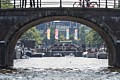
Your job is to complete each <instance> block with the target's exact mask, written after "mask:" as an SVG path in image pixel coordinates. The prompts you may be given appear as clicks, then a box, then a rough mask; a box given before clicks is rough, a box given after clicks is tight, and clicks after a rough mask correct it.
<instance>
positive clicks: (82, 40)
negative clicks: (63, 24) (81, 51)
mask: <svg viewBox="0 0 120 80" xmlns="http://www.w3.org/2000/svg"><path fill="white" fill-rule="evenodd" d="M79 36H80V38H79V40H80V43H81V44H85V36H86V32H85V26H81V27H80V31H79Z"/></svg>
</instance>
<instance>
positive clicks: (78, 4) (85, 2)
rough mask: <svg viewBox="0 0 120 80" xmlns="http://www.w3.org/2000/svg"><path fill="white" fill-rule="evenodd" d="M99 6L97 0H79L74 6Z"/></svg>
mask: <svg viewBox="0 0 120 80" xmlns="http://www.w3.org/2000/svg"><path fill="white" fill-rule="evenodd" d="M75 5H76V6H77V7H98V4H97V2H93V1H92V2H90V0H84V1H82V0H79V1H78V2H74V4H73V7H75Z"/></svg>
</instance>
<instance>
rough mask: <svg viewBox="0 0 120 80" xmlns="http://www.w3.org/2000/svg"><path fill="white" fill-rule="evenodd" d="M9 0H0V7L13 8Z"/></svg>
mask: <svg viewBox="0 0 120 80" xmlns="http://www.w3.org/2000/svg"><path fill="white" fill-rule="evenodd" d="M10 1H11V0H1V8H2V9H6V8H13V4H12V3H11V2H10Z"/></svg>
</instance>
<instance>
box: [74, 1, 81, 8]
mask: <svg viewBox="0 0 120 80" xmlns="http://www.w3.org/2000/svg"><path fill="white" fill-rule="evenodd" d="M73 7H82V4H81V2H74V4H73Z"/></svg>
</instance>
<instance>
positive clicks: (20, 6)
mask: <svg viewBox="0 0 120 80" xmlns="http://www.w3.org/2000/svg"><path fill="white" fill-rule="evenodd" d="M20 8H21V0H20Z"/></svg>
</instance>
